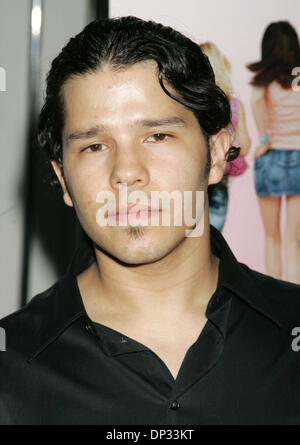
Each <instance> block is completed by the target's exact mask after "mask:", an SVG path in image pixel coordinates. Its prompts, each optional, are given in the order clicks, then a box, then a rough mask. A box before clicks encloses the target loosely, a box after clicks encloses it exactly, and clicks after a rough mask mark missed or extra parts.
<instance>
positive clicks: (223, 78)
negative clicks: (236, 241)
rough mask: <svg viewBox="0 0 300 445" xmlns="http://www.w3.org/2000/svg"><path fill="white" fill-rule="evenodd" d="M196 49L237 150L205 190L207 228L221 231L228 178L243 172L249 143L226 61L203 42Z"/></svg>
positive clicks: (223, 222)
mask: <svg viewBox="0 0 300 445" xmlns="http://www.w3.org/2000/svg"><path fill="white" fill-rule="evenodd" d="M199 46H200V48H201V50H202V52H203V53H204V54H206V55H207V57H208V58H209V61H210V63H211V66H212V68H213V70H214V74H215V77H216V84H217V85H218V86H219V87H220V88H221V90H223V91H224V93H225V94H226V96H227V97H228V98H229V101H230V106H231V114H232V116H231V125H230V128H229V129H230V131H231V133H232V143H233V144H234V145H235V146H237V147H241V150H240V156H239V158H238V159H237V160H236V161H233V162H232V163H231V162H229V163H228V169H227V170H226V175H224V177H223V179H222V181H221V182H220V183H218V184H213V185H210V186H209V188H208V196H209V220H210V224H212V225H213V226H214V227H216V228H217V229H218V230H220V231H221V230H222V229H223V226H224V224H225V220H226V214H227V207H228V175H232V176H239V175H240V174H242V173H243V172H244V171H245V170H246V168H247V163H246V161H245V160H244V157H245V156H246V155H247V154H248V151H249V149H250V146H251V141H250V138H249V134H248V130H247V125H246V118H245V109H244V105H243V103H242V101H241V100H240V99H238V98H237V97H235V95H234V94H233V85H232V81H231V65H230V62H229V60H228V59H227V57H225V56H224V55H223V54H222V53H221V51H220V50H219V48H218V47H217V46H216V45H215V44H214V43H212V42H206V43H203V44H202V45H199Z"/></svg>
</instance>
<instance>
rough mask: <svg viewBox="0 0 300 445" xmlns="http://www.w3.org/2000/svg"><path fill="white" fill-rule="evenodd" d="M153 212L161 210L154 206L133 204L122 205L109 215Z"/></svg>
mask: <svg viewBox="0 0 300 445" xmlns="http://www.w3.org/2000/svg"><path fill="white" fill-rule="evenodd" d="M152 212H155V213H157V212H160V209H159V208H152V207H143V206H139V205H138V204H131V205H129V206H127V208H126V207H120V208H119V209H117V210H115V211H112V212H110V213H109V216H115V215H127V216H128V215H136V214H142V213H143V214H144V213H152Z"/></svg>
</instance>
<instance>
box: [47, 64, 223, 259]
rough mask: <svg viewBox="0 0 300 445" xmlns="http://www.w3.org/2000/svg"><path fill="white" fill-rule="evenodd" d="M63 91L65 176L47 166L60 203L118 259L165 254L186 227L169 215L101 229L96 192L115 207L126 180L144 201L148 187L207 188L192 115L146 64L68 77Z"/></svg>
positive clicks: (203, 148) (168, 189)
mask: <svg viewBox="0 0 300 445" xmlns="http://www.w3.org/2000/svg"><path fill="white" fill-rule="evenodd" d="M168 88H169V90H170V91H172V89H171V88H170V87H169V86H168ZM174 93H175V92H174ZM175 94H176V93H175ZM63 95H64V105H65V126H64V130H63V167H64V176H62V175H61V171H60V169H59V167H58V165H57V163H53V166H54V168H55V171H56V173H57V174H58V177H59V179H60V182H61V184H62V187H63V189H64V200H65V202H66V204H68V205H71V206H74V207H75V211H76V213H77V216H78V218H79V220H80V223H81V225H82V227H83V229H84V230H85V232H86V233H87V234H88V236H89V237H90V238H91V239H92V240H93V241H94V242H95V244H96V245H98V246H99V247H101V249H102V250H104V251H105V252H107V253H108V254H110V255H111V256H113V257H115V258H117V259H118V260H121V261H123V262H125V263H128V264H142V263H151V262H154V261H157V260H159V259H161V258H163V257H164V256H166V255H167V254H168V253H170V252H171V251H173V250H174V249H175V248H176V247H177V246H178V245H179V244H180V243H181V242H182V241H184V239H185V230H186V229H187V227H186V226H185V225H184V224H183V225H181V226H179V227H176V226H175V227H174V225H173V218H172V216H171V225H170V226H163V225H162V224H160V225H159V226H158V227H155V226H151V224H149V225H148V226H141V225H139V226H136V225H131V224H127V225H125V226H124V225H123V226H120V225H118V224H117V225H116V226H111V225H108V226H106V227H100V226H99V224H98V223H97V219H96V215H97V211H98V210H99V206H100V205H99V203H97V196H98V194H99V192H103V191H109V192H112V193H113V194H114V196H115V197H116V202H117V204H118V197H119V193H120V189H119V184H123V186H122V187H124V184H126V185H127V193H128V194H130V193H131V192H132V191H143V192H144V193H145V194H146V195H147V196H148V197H149V205H150V203H151V201H150V198H151V192H153V191H157V192H161V191H166V192H169V193H171V192H173V191H179V192H180V193H182V196H183V192H184V191H190V192H192V193H193V194H194V193H195V192H196V190H205V191H206V188H207V180H208V178H206V177H205V176H206V175H205V166H206V162H207V148H206V144H205V140H204V137H203V135H202V132H201V129H200V127H199V124H198V122H197V120H196V118H195V116H194V114H193V113H192V112H191V111H189V110H188V109H186V108H185V107H183V106H182V105H180V104H179V103H177V102H176V101H174V100H172V99H171V98H169V97H168V96H167V95H166V94H165V93H164V92H163V91H162V89H161V87H160V85H159V83H158V80H157V66H156V64H155V63H154V62H152V61H149V62H142V63H138V64H136V65H133V66H131V67H126V68H125V69H122V70H119V71H114V70H113V69H112V68H111V67H110V66H109V65H105V66H103V67H102V68H101V69H99V71H98V72H96V73H93V74H87V75H84V76H78V77H75V78H72V79H69V80H68V81H67V82H66V84H65V85H64V89H63ZM223 145H224V144H223ZM211 174H212V173H211ZM216 175H217V176H218V174H216V173H215V176H216ZM219 179H221V176H220V178H219ZM211 181H212V182H214V179H211ZM215 182H218V178H217V179H216V181H215ZM193 197H194V206H195V205H196V202H195V201H196V200H195V195H194V196H193ZM194 210H195V209H194ZM171 211H173V206H171ZM162 213H163V210H162V211H161V212H160V218H161V217H162ZM171 214H172V212H171ZM195 214H196V212H195V211H194V214H193V215H195ZM149 218H150V215H149ZM149 221H151V220H150V219H149ZM161 221H162V220H161V219H160V223H161Z"/></svg>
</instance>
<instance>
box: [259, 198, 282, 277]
mask: <svg viewBox="0 0 300 445" xmlns="http://www.w3.org/2000/svg"><path fill="white" fill-rule="evenodd" d="M281 201H282V197H281V196H266V197H259V198H258V202H259V207H260V212H261V216H262V219H263V224H264V229H265V235H266V251H265V258H266V269H267V274H268V275H271V276H272V277H274V278H277V279H282V258H281V232H280V210H281Z"/></svg>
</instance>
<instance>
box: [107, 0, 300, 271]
mask: <svg viewBox="0 0 300 445" xmlns="http://www.w3.org/2000/svg"><path fill="white" fill-rule="evenodd" d="M125 15H134V16H137V17H140V18H143V19H150V20H154V21H158V22H161V23H163V24H165V25H170V26H173V27H174V28H176V29H177V30H178V31H181V32H183V33H184V34H186V35H187V36H189V37H190V38H192V40H194V41H196V42H201V43H202V42H204V41H207V40H210V41H213V42H214V43H216V44H217V45H218V46H219V48H220V49H221V51H223V52H224V53H225V54H226V56H227V57H228V58H229V60H230V61H231V63H232V67H233V72H232V76H233V83H234V86H235V93H236V94H237V95H238V96H239V97H240V98H241V99H242V101H243V102H244V104H245V107H246V117H247V123H248V128H249V132H250V136H251V139H252V142H253V145H252V148H254V147H255V144H257V142H258V141H257V133H256V130H255V126H254V121H253V118H252V113H251V110H250V91H251V88H250V86H249V81H250V77H251V74H250V72H249V71H248V70H247V69H246V67H245V65H246V64H248V63H250V62H254V61H257V60H258V59H259V57H260V44H261V38H262V35H263V32H264V30H265V28H266V26H267V25H268V24H269V23H270V22H272V21H279V20H289V21H290V23H291V24H292V25H293V26H294V27H295V28H296V29H297V31H298V34H299V32H300V1H299V0H277V1H274V0H242V1H241V0H226V1H225V0H206V1H201V0H185V1H177V2H174V1H172V0H164V1H161V0H152V1H149V2H148V1H147V2H146V1H140V0H126V1H124V0H111V1H110V16H111V17H116V16H125ZM295 94H296V93H295ZM299 94H300V93H299ZM248 158H249V163H250V165H251V169H249V170H248V172H247V173H246V174H245V175H243V176H242V177H240V178H233V180H232V182H231V186H230V204H229V211H228V217H227V222H226V225H225V227H224V235H225V237H226V239H227V240H228V242H229V244H230V246H231V248H232V250H233V251H234V253H235V254H236V256H237V257H238V258H239V260H240V261H242V262H244V263H246V264H248V265H249V266H250V267H252V268H254V269H256V270H259V271H261V272H264V271H265V266H264V233H263V226H262V222H261V218H260V214H259V210H258V204H257V199H256V195H255V192H254V184H253V169H252V165H253V162H252V159H251V158H252V153H250V155H249V156H248Z"/></svg>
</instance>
